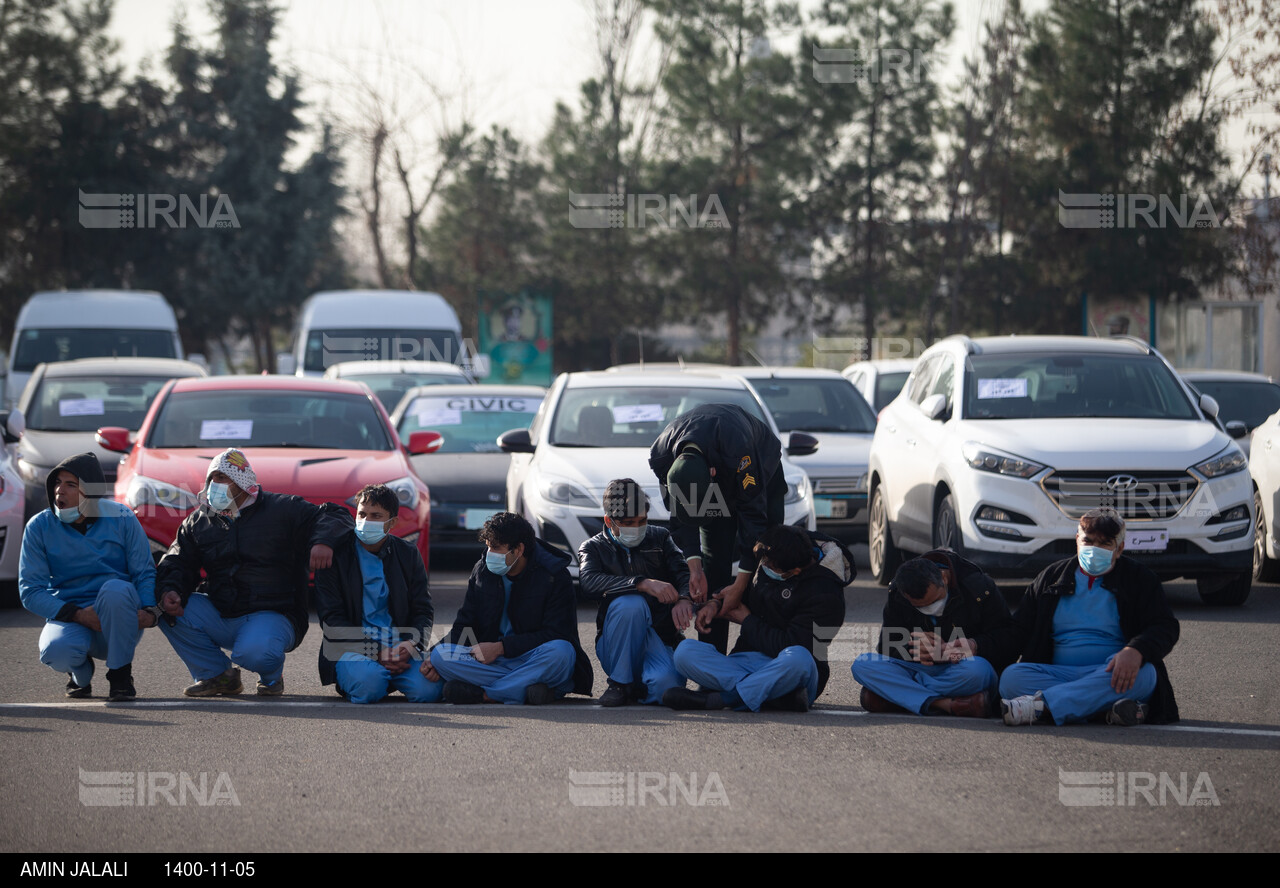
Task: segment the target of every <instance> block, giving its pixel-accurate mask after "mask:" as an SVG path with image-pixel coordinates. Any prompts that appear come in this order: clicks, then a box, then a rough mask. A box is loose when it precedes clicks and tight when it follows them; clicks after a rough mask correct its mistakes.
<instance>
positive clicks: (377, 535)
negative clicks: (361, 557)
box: [356, 518, 387, 546]
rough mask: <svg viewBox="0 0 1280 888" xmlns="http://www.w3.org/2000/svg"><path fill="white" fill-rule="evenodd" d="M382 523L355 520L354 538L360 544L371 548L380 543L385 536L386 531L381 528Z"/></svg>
mask: <svg viewBox="0 0 1280 888" xmlns="http://www.w3.org/2000/svg"><path fill="white" fill-rule="evenodd" d="M385 523H386V522H383V521H372V520H370V519H368V518H357V519H356V537H357V538H358V539H359V540H360V542H362V543H365V544H366V545H369V546H373V545H376V544H377V543H380V542H382V538H383V537H385V536H386V535H387V529H386V528H385V527H383V524H385Z"/></svg>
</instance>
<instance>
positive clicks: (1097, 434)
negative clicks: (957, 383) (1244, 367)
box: [954, 417, 1231, 471]
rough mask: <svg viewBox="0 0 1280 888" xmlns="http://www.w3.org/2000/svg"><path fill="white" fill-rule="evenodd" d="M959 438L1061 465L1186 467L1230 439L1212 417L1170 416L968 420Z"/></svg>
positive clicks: (1056, 466) (1085, 467)
mask: <svg viewBox="0 0 1280 888" xmlns="http://www.w3.org/2000/svg"><path fill="white" fill-rule="evenodd" d="M954 434H955V435H956V436H957V439H958V440H961V441H975V442H977V443H979V444H984V445H986V446H988V447H995V448H997V449H1000V450H1004V451H1007V452H1009V453H1011V454H1013V455H1014V456H1021V457H1025V458H1026V459H1030V460H1034V461H1035V462H1038V463H1044V464H1045V465H1047V466H1049V467H1051V468H1054V469H1058V470H1062V469H1075V470H1080V471H1090V470H1097V471H1107V470H1111V469H1129V468H1135V467H1137V466H1139V465H1140V466H1141V467H1142V468H1143V469H1157V470H1163V469H1171V470H1182V469H1186V468H1188V467H1189V466H1194V465H1195V464H1196V463H1200V462H1203V461H1204V460H1206V459H1209V458H1210V457H1212V456H1216V455H1217V454H1218V453H1219V452H1221V451H1222V450H1223V449H1224V448H1225V447H1226V446H1227V445H1228V444H1229V443H1231V438H1229V437H1228V436H1227V435H1226V434H1225V433H1224V432H1221V431H1219V430H1218V429H1217V428H1215V427H1214V426H1213V425H1212V424H1210V423H1208V422H1199V421H1193V420H1168V419H1106V418H1099V417H1087V418H1080V419H1005V420H965V421H962V422H961V423H960V424H959V425H958V426H957V427H956V429H955V433H954Z"/></svg>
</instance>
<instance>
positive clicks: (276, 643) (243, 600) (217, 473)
mask: <svg viewBox="0 0 1280 888" xmlns="http://www.w3.org/2000/svg"><path fill="white" fill-rule="evenodd" d="M206 484H207V486H206V489H205V492H204V493H203V494H202V495H201V504H200V506H199V507H198V508H197V509H196V510H195V511H194V512H192V513H191V514H190V515H188V516H187V517H186V518H185V519H184V520H183V522H182V525H181V526H180V527H179V528H178V535H177V538H176V539H174V541H173V545H171V546H170V547H169V551H168V552H166V553H165V556H164V558H162V559H160V564H159V565H158V566H157V567H156V598H157V599H158V600H159V602H160V608H161V609H162V610H163V611H164V612H165V614H167V615H168V616H169V617H171V618H173V620H172V622H170V621H167V620H161V621H160V631H162V632H163V633H164V635H165V637H166V638H168V639H169V643H170V644H172V645H173V649H174V650H175V651H177V653H178V656H179V657H181V658H182V661H183V662H184V663H186V665H187V669H189V670H190V671H191V677H192V678H194V679H195V680H196V683H195V684H193V685H191V686H190V687H188V688H187V689H186V690H185V691H183V693H185V694H186V695H187V696H188V697H213V696H218V695H228V694H238V693H240V692H241V691H242V690H243V689H244V688H243V685H242V684H241V682H240V670H239V669H236V668H235V667H233V666H232V665H231V664H232V662H236V663H239V664H240V665H242V666H244V667H245V668H246V669H249V670H250V671H252V672H257V673H258V675H259V681H258V693H259V694H260V695H262V696H266V697H274V696H278V695H279V694H281V693H283V692H284V678H283V673H284V655H285V653H286V652H287V651H291V650H293V649H294V648H296V647H297V646H298V644H299V643H301V641H302V636H303V635H305V634H306V632H307V623H308V617H307V571H308V569H310V570H319V569H321V568H324V567H328V566H329V565H330V564H331V563H332V562H333V547H334V546H336V545H337V544H338V543H339V541H340V540H341V539H342V537H343V536H344V535H346V534H347V533H349V532H350V530H351V526H352V522H351V513H350V512H348V511H347V510H346V509H344V508H343V507H341V506H336V505H333V504H331V503H326V504H325V505H324V506H316V505H313V504H311V503H309V502H307V501H306V500H304V499H303V498H302V497H300V496H287V495H284V494H279V493H267V492H266V491H265V490H262V489H261V488H260V486H259V485H258V479H257V476H256V475H255V474H254V472H253V469H252V467H250V465H249V461H248V460H247V459H246V458H245V455H244V454H243V453H241V452H240V451H239V450H235V449H234V448H233V449H230V450H224V451H223V452H222V453H220V454H218V455H217V456H216V457H214V459H213V462H211V463H210V464H209V472H208V474H207V476H206ZM202 571H203V577H202V575H201V572H202ZM223 648H229V649H230V650H231V656H230V658H228V657H227V655H226V654H225V653H223Z"/></svg>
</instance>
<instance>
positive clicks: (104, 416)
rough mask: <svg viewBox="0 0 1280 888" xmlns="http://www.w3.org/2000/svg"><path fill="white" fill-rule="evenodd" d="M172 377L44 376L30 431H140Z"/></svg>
mask: <svg viewBox="0 0 1280 888" xmlns="http://www.w3.org/2000/svg"><path fill="white" fill-rule="evenodd" d="M170 379H172V377H170V376H163V377H147V376H106V377H93V378H89V377H79V376H59V377H48V376H46V377H44V378H43V379H42V380H41V382H40V387H39V388H38V389H36V391H35V393H34V394H33V395H32V397H31V403H30V404H29V405H28V407H27V416H26V420H27V428H29V429H35V430H37V431H41V432H93V431H96V430H98V429H100V428H102V427H103V426H123V427H124V428H126V429H129V430H130V431H137V430H138V429H139V428H140V427H141V426H142V420H143V419H145V418H146V415H147V410H148V409H149V408H150V407H151V402H152V401H154V400H155V397H156V395H157V394H158V393H159V391H160V389H162V388H164V384H165V383H166V382H168V381H169V380H170Z"/></svg>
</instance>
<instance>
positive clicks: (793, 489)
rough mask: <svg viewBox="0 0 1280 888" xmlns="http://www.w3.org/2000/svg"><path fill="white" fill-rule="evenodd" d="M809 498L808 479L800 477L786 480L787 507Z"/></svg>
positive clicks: (804, 476)
mask: <svg viewBox="0 0 1280 888" xmlns="http://www.w3.org/2000/svg"><path fill="white" fill-rule="evenodd" d="M808 496H809V478H808V476H806V475H801V476H800V477H799V478H788V479H787V498H786V500H785V502H786V504H787V505H791V504H792V503H798V502H801V501H802V500H804V499H805V498H807V497H808Z"/></svg>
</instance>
